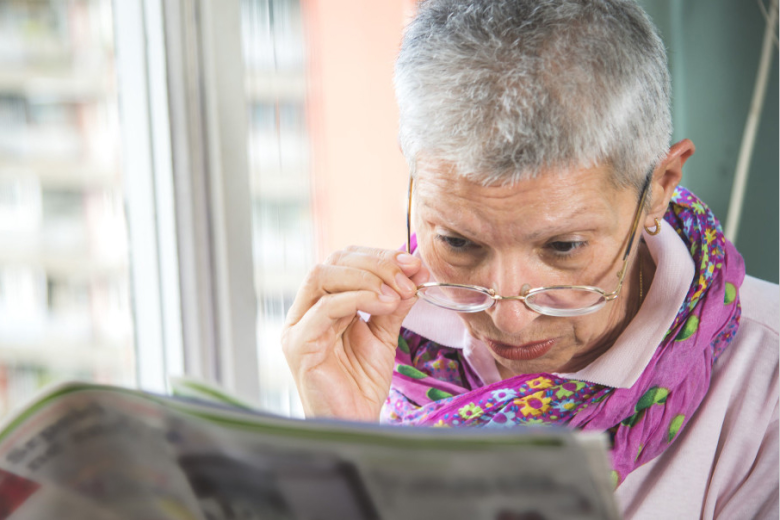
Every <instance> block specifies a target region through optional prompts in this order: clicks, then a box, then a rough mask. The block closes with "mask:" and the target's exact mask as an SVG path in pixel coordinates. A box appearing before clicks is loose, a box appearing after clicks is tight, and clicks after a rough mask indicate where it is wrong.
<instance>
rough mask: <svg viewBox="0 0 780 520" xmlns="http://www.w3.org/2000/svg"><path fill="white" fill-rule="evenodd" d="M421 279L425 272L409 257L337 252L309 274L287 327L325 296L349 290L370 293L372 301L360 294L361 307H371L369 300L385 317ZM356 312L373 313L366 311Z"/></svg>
mask: <svg viewBox="0 0 780 520" xmlns="http://www.w3.org/2000/svg"><path fill="white" fill-rule="evenodd" d="M410 277H411V278H410ZM415 279H416V280H415ZM421 279H427V270H425V269H424V268H422V262H421V261H420V259H418V258H415V257H413V256H411V255H407V254H405V253H399V252H398V251H388V250H382V249H370V248H359V247H352V248H349V249H346V250H344V251H339V252H338V253H335V254H333V255H331V256H330V257H329V258H328V260H327V261H326V263H325V264H321V265H318V266H316V267H315V268H314V269H312V271H311V272H310V273H309V275H308V276H307V278H306V280H305V281H304V283H303V285H302V287H301V290H300V291H299V292H298V295H297V296H296V298H295V301H294V303H293V305H292V307H291V308H290V311H289V312H288V315H287V325H288V326H292V325H294V324H296V323H297V322H298V321H299V320H300V319H301V318H302V317H303V316H304V314H305V313H306V312H307V311H308V310H309V309H311V308H312V307H313V306H314V305H315V304H316V303H317V302H318V301H319V300H320V299H321V298H322V297H324V296H325V295H327V294H337V293H343V292H351V291H363V292H367V293H373V298H372V297H371V295H369V294H365V295H363V296H362V298H361V304H363V305H364V306H365V305H371V304H370V303H369V301H370V300H373V303H376V302H379V303H382V304H384V307H377V306H376V305H371V306H372V308H373V309H374V311H376V312H378V313H381V314H385V313H387V312H388V309H389V310H392V309H394V308H395V303H396V302H397V301H398V300H405V299H408V298H412V297H413V296H414V295H415V293H416V291H417V285H418V284H419V283H421V282H419V280H421ZM359 310H361V311H363V312H369V313H371V314H374V313H375V312H374V311H371V310H368V309H367V308H365V309H363V308H361V309H359Z"/></svg>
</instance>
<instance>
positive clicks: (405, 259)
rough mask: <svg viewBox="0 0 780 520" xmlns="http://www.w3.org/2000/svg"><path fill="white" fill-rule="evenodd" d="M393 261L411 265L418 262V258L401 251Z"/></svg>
mask: <svg viewBox="0 0 780 520" xmlns="http://www.w3.org/2000/svg"><path fill="white" fill-rule="evenodd" d="M395 261H396V262H398V263H399V264H401V265H412V264H416V263H417V262H418V259H417V258H415V257H413V256H412V255H410V254H407V253H401V254H400V255H398V256H396V257H395Z"/></svg>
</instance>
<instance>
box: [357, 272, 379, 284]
mask: <svg viewBox="0 0 780 520" xmlns="http://www.w3.org/2000/svg"><path fill="white" fill-rule="evenodd" d="M360 281H361V285H362V286H363V287H374V286H378V285H379V284H378V283H377V279H376V275H375V274H374V273H370V272H368V271H360Z"/></svg>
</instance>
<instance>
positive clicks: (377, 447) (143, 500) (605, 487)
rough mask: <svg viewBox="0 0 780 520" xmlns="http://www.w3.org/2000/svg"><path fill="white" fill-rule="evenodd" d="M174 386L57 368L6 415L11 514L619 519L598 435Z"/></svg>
mask: <svg viewBox="0 0 780 520" xmlns="http://www.w3.org/2000/svg"><path fill="white" fill-rule="evenodd" d="M171 387H172V388H173V393H174V396H163V395H157V394H151V393H146V392H142V391H138V390H130V389H125V388H119V387H111V386H103V385H95V384H87V383H64V384H59V385H56V386H53V387H50V388H48V389H46V390H44V391H42V392H40V393H38V394H37V395H36V396H35V397H34V398H33V399H32V400H31V402H30V403H29V404H28V405H27V406H25V407H24V408H22V409H19V410H17V411H16V412H15V413H13V414H12V415H10V416H8V417H6V418H5V419H4V420H3V421H2V422H0V505H5V506H6V509H7V511H8V514H9V515H10V516H7V517H3V518H9V519H10V520H18V519H24V518H49V517H53V516H51V515H52V514H53V513H54V512H56V518H59V519H62V520H66V519H69V518H74V519H76V518H78V519H82V518H95V519H102V518H105V519H111V520H116V519H136V518H138V519H141V518H150V517H154V518H171V519H175V518H176V519H178V518H193V519H202V520H211V519H224V520H228V519H231V518H289V519H305V518H316V517H319V518H323V517H324V518H345V519H350V518H355V519H374V518H382V519H396V518H397V519H404V520H406V519H414V518H448V519H459V518H463V519H467V518H468V519H474V518H486V519H487V518H490V519H496V518H507V519H508V518H550V519H554V518H566V519H579V518H582V519H590V518H594V519H596V518H599V519H601V518H607V519H613V518H619V513H618V510H617V506H616V504H615V501H614V496H613V493H612V483H611V479H610V476H609V475H610V471H609V465H608V462H607V457H606V448H607V441H606V437H605V435H603V434H593V433H583V432H577V433H574V432H571V431H568V430H563V429H553V428H517V427H515V428H513V429H509V430H503V431H498V430H487V429H484V428H481V429H448V428H404V427H397V426H382V425H377V424H367V423H354V422H344V421H335V420H301V419H291V418H287V417H281V416H278V415H273V414H269V413H264V412H261V411H257V410H254V409H252V407H251V406H250V405H249V404H248V403H245V402H243V401H241V400H239V399H237V398H235V397H233V396H231V395H230V394H229V393H228V392H225V391H224V390H222V389H219V388H217V387H215V386H214V385H210V384H207V383H202V382H199V381H196V380H193V379H188V378H179V379H177V380H176V381H172V384H171ZM0 510H2V507H0ZM1 512H2V511H0V513H1ZM238 512H241V513H240V514H243V515H244V516H239V513H238ZM251 515H254V516H251ZM323 515H324V516H323ZM534 515H536V516H534ZM0 516H2V515H0Z"/></svg>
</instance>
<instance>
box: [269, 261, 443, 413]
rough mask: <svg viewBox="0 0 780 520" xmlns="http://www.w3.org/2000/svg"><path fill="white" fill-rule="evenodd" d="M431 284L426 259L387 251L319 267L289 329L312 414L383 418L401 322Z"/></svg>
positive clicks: (291, 353)
mask: <svg viewBox="0 0 780 520" xmlns="http://www.w3.org/2000/svg"><path fill="white" fill-rule="evenodd" d="M427 280H428V271H427V270H426V269H425V268H424V267H422V262H421V261H420V259H419V258H416V257H413V256H411V255H408V254H405V253H399V252H398V251H388V250H384V249H370V248H361V247H350V248H347V249H346V250H344V251H339V252H337V253H334V254H333V255H331V256H330V257H329V258H328V260H327V261H326V262H325V263H324V264H320V265H317V266H316V267H314V269H312V271H311V272H310V273H309V275H308V277H307V278H306V280H305V281H304V283H303V286H302V287H301V289H300V290H299V291H298V295H297V296H296V298H295V302H293V305H292V307H291V308H290V311H289V312H288V313H287V321H286V322H285V324H284V329H283V332H282V348H283V350H284V355H285V357H286V358H287V363H288V364H289V365H290V369H291V370H292V373H293V377H294V378H295V384H296V386H297V387H298V392H299V393H300V396H301V401H302V402H303V409H304V412H305V413H306V416H307V417H314V416H318V417H338V418H341V419H352V420H364V421H376V420H378V418H379V411H380V408H381V407H382V404H383V403H384V401H385V399H386V398H387V395H388V393H389V391H390V379H391V378H392V375H393V364H394V359H395V349H396V346H397V343H398V334H399V332H400V329H401V322H403V320H404V318H405V317H406V315H407V314H408V313H409V310H410V309H411V308H412V306H413V305H414V303H415V301H417V297H416V296H415V294H416V292H417V289H416V286H417V285H419V284H421V283H425V282H426V281H427ZM358 311H362V312H365V313H368V314H370V315H371V317H370V319H369V320H368V321H367V322H366V321H364V320H363V319H362V318H361V317H360V316H359V315H358V314H357V313H358Z"/></svg>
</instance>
